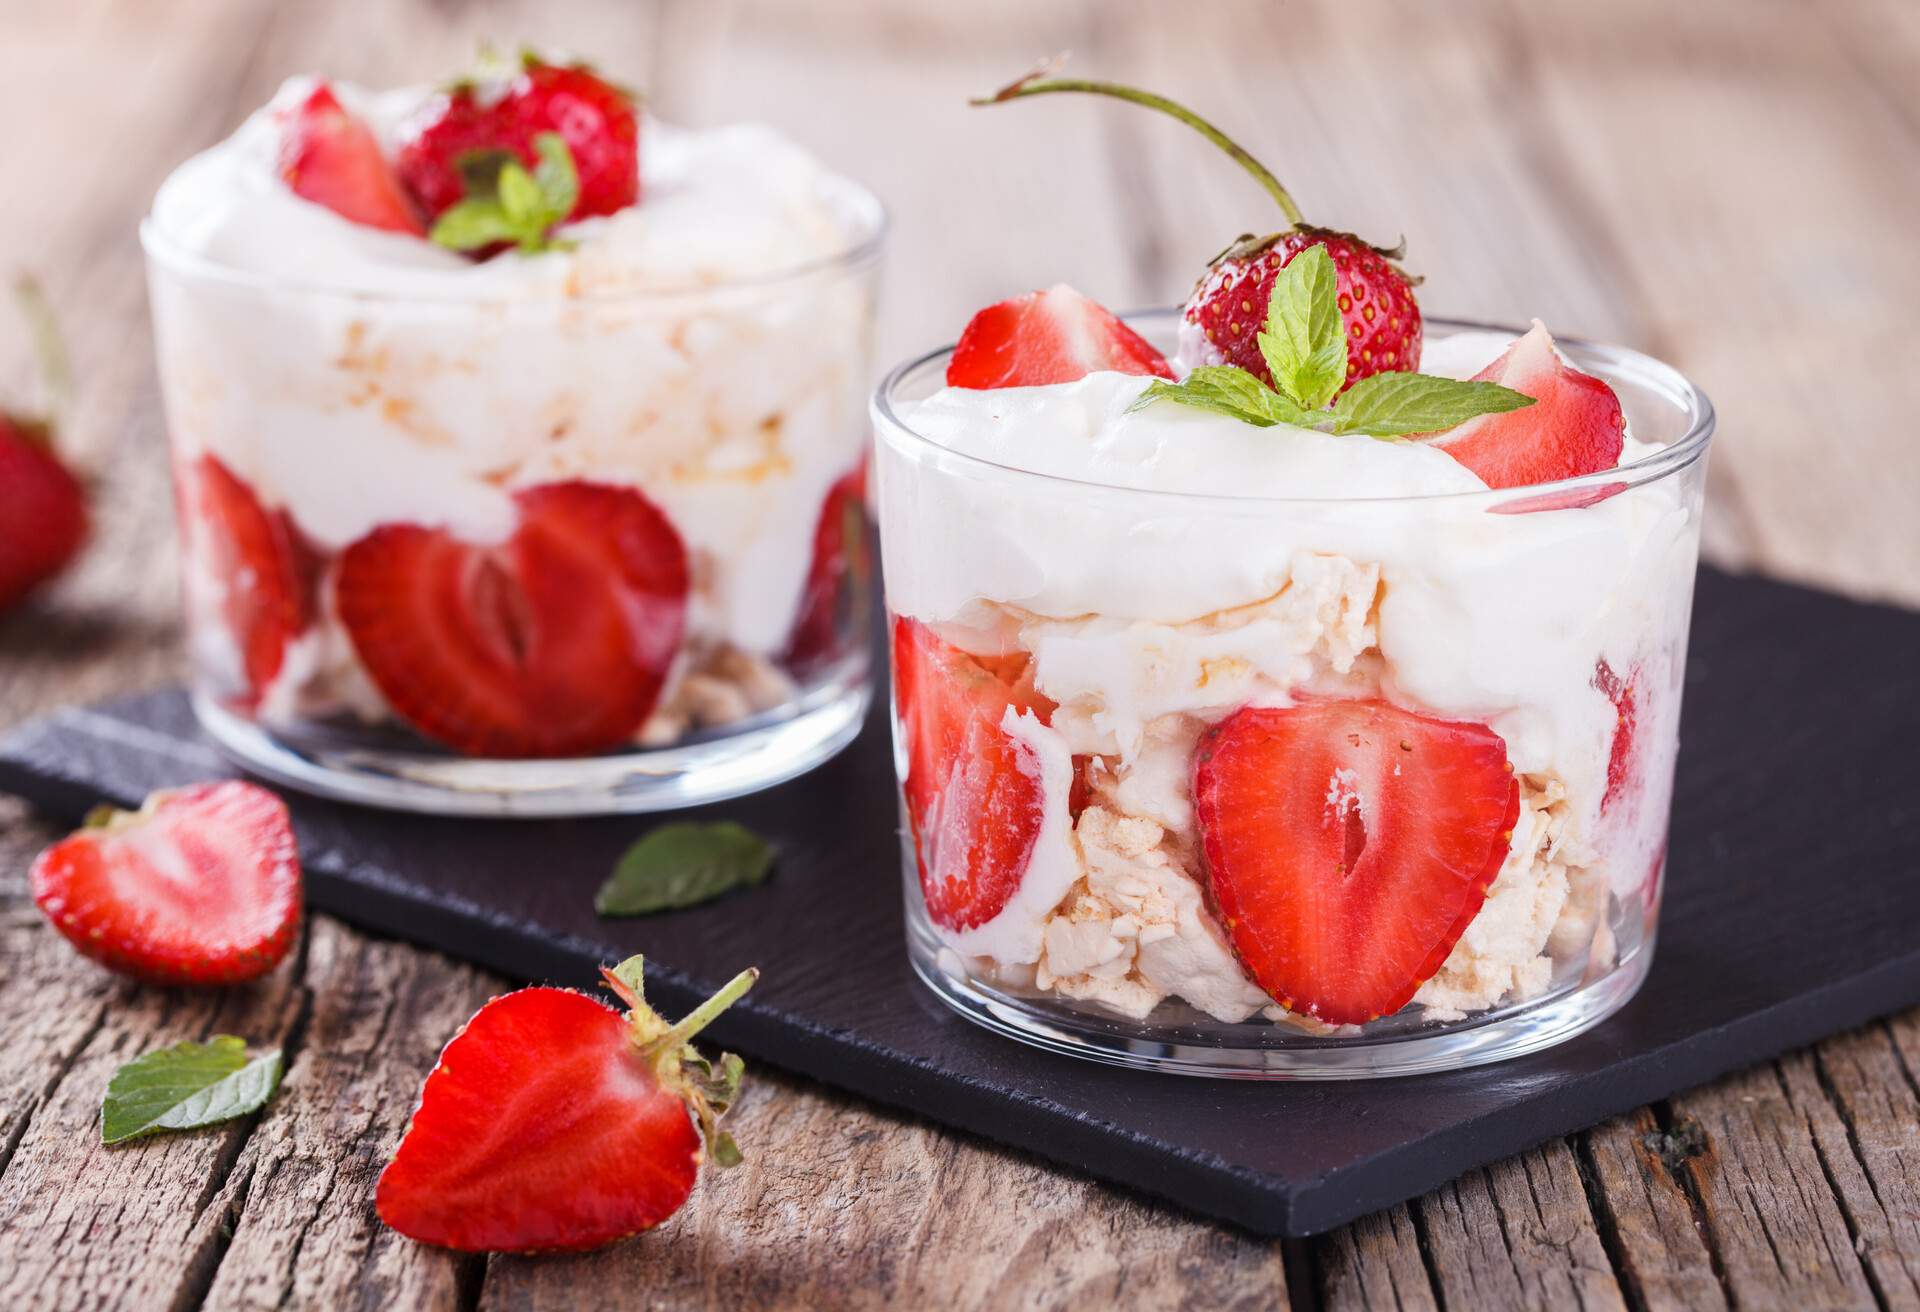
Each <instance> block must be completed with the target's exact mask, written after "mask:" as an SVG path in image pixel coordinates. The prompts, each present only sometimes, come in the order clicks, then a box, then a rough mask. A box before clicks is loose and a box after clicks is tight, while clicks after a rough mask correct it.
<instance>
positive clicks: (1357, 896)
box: [1193, 701, 1520, 1024]
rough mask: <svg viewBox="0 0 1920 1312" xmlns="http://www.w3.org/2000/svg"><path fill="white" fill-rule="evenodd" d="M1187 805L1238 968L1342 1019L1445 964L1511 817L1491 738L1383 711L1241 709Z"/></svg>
mask: <svg viewBox="0 0 1920 1312" xmlns="http://www.w3.org/2000/svg"><path fill="white" fill-rule="evenodd" d="M1193 797H1194V806H1195V811H1196V814H1197V816H1198V818H1199V825H1200V837H1201V844H1202V848H1203V851H1204V853H1205V856H1206V865H1207V872H1208V876H1209V879H1210V882H1211V887H1212V891H1213V898H1214V902H1215V905H1216V906H1217V907H1218V908H1219V911H1220V916H1221V920H1222V922H1223V923H1224V924H1225V926H1226V929H1227V933H1228V935H1229V936H1230V937H1231V938H1232V940H1233V945H1234V949H1235V950H1236V951H1237V952H1238V953H1239V954H1240V960H1241V961H1242V962H1243V963H1245V965H1246V967H1247V971H1248V973H1249V974H1251V975H1252V976H1253V979H1254V982H1255V983H1257V984H1258V985H1259V986H1260V987H1261V988H1262V989H1265V990H1266V991H1267V993H1269V994H1270V995H1271V996H1272V997H1273V998H1274V999H1275V1000H1276V1001H1278V1002H1279V1003H1280V1004H1281V1005H1282V1006H1284V1007H1286V1008H1287V1009H1288V1010H1289V1011H1295V1012H1299V1013H1302V1014H1306V1015H1311V1016H1316V1017H1318V1018H1319V1019H1321V1020H1324V1021H1328V1022H1331V1023H1334V1024H1363V1023H1365V1022H1367V1021H1370V1020H1373V1019H1375V1018H1377V1017H1379V1016H1384V1015H1388V1014H1390V1013H1392V1012H1395V1011H1398V1010H1399V1009H1400V1008H1401V1007H1403V1006H1405V1005H1406V1004H1407V1002H1408V1000H1409V999H1411V998H1412V997H1413V995H1414V992H1415V991H1416V990H1417V989H1418V988H1419V987H1420V985H1421V984H1422V983H1424V982H1425V981H1426V980H1427V979H1428V978H1429V977H1430V976H1431V975H1432V974H1433V973H1434V972H1435V971H1437V970H1439V969H1440V967H1441V965H1442V963H1444V962H1445V961H1446V959H1447V954H1448V953H1449V952H1451V951H1452V950H1453V945H1454V943H1455V942H1456V941H1457V940H1458V939H1459V937H1460V935H1461V934H1462V933H1463V932H1464V931H1465V930H1466V927H1467V925H1468V924H1469V923H1470V922H1471V921H1472V920H1473V918H1474V916H1475V915H1477V914H1478V913H1479V911H1480V906H1481V904H1482V903H1483V902H1484V901H1485V900H1486V896H1487V889H1488V887H1489V886H1490V885H1491V884H1492V882H1493V879H1494V876H1495V875H1496V874H1498V873H1499V870H1500V866H1501V863H1502V862H1504V861H1505V860H1506V856H1507V848H1508V846H1509V845H1510V844H1511V842H1512V841H1513V826H1514V822H1515V821H1516V820H1517V819H1518V818H1519V814H1520V789H1519V784H1518V781H1517V780H1516V779H1515V778H1514V774H1513V767H1512V766H1511V764H1509V763H1508V761H1507V747H1506V743H1505V742H1504V741H1503V740H1502V739H1501V737H1500V735H1498V734H1496V733H1494V732H1493V730H1491V729H1489V728H1487V727H1486V726H1485V725H1481V724H1463V723H1456V722H1453V721H1448V720H1437V719H1433V718H1431V717H1429V716H1424V715H1416V714H1415V713H1413V712H1412V711H1407V710H1402V709H1401V708H1399V707H1397V706H1393V705H1390V704H1388V703H1386V702H1382V701H1328V702H1305V703H1302V704H1300V705H1297V706H1292V707H1288V708H1284V709H1280V708H1271V707H1247V708H1245V709H1243V710H1240V711H1236V712H1235V713H1234V714H1233V715H1230V716H1228V717H1227V718H1226V719H1225V720H1223V721H1221V722H1220V723H1219V724H1217V725H1215V726H1214V727H1213V728H1212V729H1210V730H1208V731H1207V733H1206V735H1205V736H1204V737H1202V738H1201V740H1200V746H1199V748H1198V750H1197V751H1196V753H1195V755H1194V769H1193Z"/></svg>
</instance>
